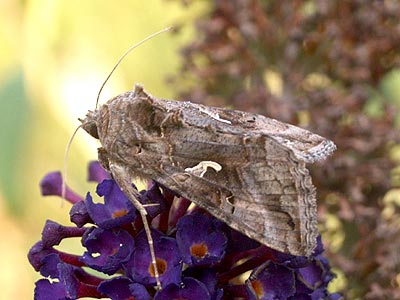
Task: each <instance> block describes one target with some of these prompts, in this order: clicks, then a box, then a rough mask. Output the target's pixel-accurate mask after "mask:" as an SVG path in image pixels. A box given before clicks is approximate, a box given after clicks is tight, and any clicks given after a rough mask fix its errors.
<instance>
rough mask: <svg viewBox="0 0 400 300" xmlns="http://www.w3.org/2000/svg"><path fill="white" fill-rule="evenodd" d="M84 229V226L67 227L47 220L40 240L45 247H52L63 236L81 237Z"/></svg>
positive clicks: (63, 237) (58, 242)
mask: <svg viewBox="0 0 400 300" xmlns="http://www.w3.org/2000/svg"><path fill="white" fill-rule="evenodd" d="M85 230H86V229H85V228H76V227H67V226H63V225H61V224H58V223H56V222H54V221H50V220H47V221H46V224H45V225H44V228H43V231H42V241H43V244H44V246H45V247H52V246H55V245H59V244H60V242H61V241H62V240H63V239H65V238H69V237H81V236H82V235H83V233H84V232H85Z"/></svg>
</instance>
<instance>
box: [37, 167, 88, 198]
mask: <svg viewBox="0 0 400 300" xmlns="http://www.w3.org/2000/svg"><path fill="white" fill-rule="evenodd" d="M62 182H63V180H62V177H61V172H58V171H56V172H50V173H48V174H47V175H46V176H44V177H43V179H42V181H41V182H40V189H41V192H42V195H43V196H60V197H61V196H62ZM64 196H65V199H66V200H68V201H69V202H71V203H76V202H78V201H81V200H83V198H82V197H81V196H79V195H78V194H76V193H75V192H73V191H72V190H71V189H70V188H69V187H68V186H66V187H65V195H64Z"/></svg>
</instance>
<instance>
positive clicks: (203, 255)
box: [176, 213, 227, 265]
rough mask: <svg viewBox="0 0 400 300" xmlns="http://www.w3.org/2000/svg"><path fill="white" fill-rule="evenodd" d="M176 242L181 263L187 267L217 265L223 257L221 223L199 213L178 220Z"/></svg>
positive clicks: (223, 244)
mask: <svg viewBox="0 0 400 300" xmlns="http://www.w3.org/2000/svg"><path fill="white" fill-rule="evenodd" d="M176 240H177V242H178V246H179V251H180V252H181V255H182V259H183V261H184V262H185V263H187V264H189V265H212V264H215V263H218V262H219V261H221V259H222V258H223V257H224V254H225V248H226V244H227V238H226V236H225V234H224V232H223V231H222V229H221V222H220V221H219V220H217V219H215V218H214V217H210V216H207V215H203V214H199V213H197V214H193V215H187V216H184V217H182V218H181V219H180V220H179V222H178V225H177V232H176Z"/></svg>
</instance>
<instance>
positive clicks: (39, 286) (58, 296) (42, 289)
mask: <svg viewBox="0 0 400 300" xmlns="http://www.w3.org/2000/svg"><path fill="white" fill-rule="evenodd" d="M34 299H35V300H73V299H72V298H68V297H67V293H66V291H65V288H64V285H63V284H62V283H61V282H50V281H49V280H47V279H40V280H38V281H37V282H36V283H35V296H34Z"/></svg>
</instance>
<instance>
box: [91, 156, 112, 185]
mask: <svg viewBox="0 0 400 300" xmlns="http://www.w3.org/2000/svg"><path fill="white" fill-rule="evenodd" d="M105 179H111V177H110V174H109V173H108V172H107V171H106V170H104V169H103V167H102V166H101V164H100V163H99V162H98V161H97V160H95V161H91V162H90V163H89V167H88V181H94V182H97V183H100V182H102V181H103V180H105Z"/></svg>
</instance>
